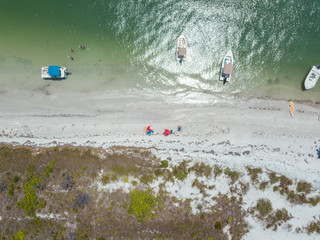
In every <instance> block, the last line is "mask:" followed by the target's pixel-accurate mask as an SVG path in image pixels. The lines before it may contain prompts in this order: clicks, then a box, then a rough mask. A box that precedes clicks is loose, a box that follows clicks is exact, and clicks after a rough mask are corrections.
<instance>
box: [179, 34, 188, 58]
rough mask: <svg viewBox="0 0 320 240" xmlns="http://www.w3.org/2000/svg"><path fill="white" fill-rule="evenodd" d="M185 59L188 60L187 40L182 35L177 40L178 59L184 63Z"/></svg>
mask: <svg viewBox="0 0 320 240" xmlns="http://www.w3.org/2000/svg"><path fill="white" fill-rule="evenodd" d="M183 60H187V40H186V38H185V37H184V36H183V35H180V37H179V38H178V42H177V61H179V62H180V63H182V61H183Z"/></svg>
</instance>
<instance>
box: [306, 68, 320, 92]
mask: <svg viewBox="0 0 320 240" xmlns="http://www.w3.org/2000/svg"><path fill="white" fill-rule="evenodd" d="M319 77H320V65H318V66H313V67H312V68H311V70H310V72H309V74H308V76H307V77H306V79H305V80H304V87H305V89H306V90H308V89H311V88H313V87H314V86H315V85H316V84H317V81H318V79H319Z"/></svg>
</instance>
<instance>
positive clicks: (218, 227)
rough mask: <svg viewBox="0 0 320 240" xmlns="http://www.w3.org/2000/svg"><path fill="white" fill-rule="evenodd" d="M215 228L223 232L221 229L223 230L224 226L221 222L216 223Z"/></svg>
mask: <svg viewBox="0 0 320 240" xmlns="http://www.w3.org/2000/svg"><path fill="white" fill-rule="evenodd" d="M214 227H215V228H216V229H218V230H221V229H222V224H221V222H216V223H215V224H214Z"/></svg>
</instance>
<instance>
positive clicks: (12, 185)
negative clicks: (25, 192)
mask: <svg viewBox="0 0 320 240" xmlns="http://www.w3.org/2000/svg"><path fill="white" fill-rule="evenodd" d="M7 195H8V196H13V195H14V184H10V185H9V189H8V192H7Z"/></svg>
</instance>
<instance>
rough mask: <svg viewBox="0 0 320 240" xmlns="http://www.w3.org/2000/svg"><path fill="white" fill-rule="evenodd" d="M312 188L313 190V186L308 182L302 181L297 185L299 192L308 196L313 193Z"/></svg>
mask: <svg viewBox="0 0 320 240" xmlns="http://www.w3.org/2000/svg"><path fill="white" fill-rule="evenodd" d="M311 188H312V185H311V184H310V183H308V182H305V181H300V182H298V184H297V191H298V192H303V193H306V194H308V193H310V192H311Z"/></svg>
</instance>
